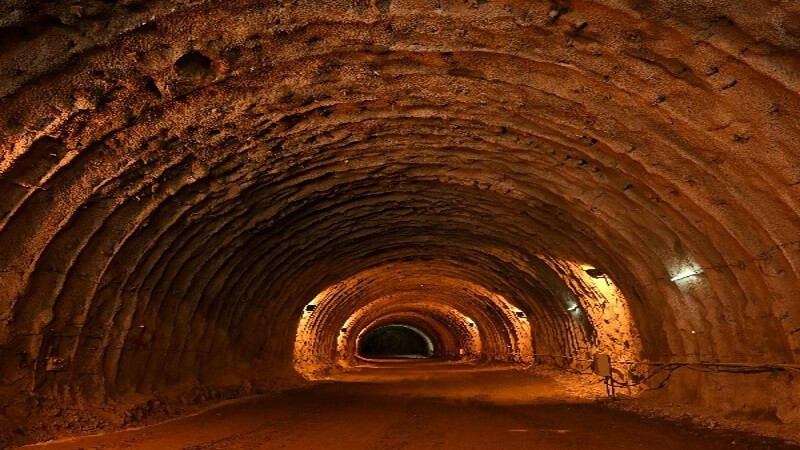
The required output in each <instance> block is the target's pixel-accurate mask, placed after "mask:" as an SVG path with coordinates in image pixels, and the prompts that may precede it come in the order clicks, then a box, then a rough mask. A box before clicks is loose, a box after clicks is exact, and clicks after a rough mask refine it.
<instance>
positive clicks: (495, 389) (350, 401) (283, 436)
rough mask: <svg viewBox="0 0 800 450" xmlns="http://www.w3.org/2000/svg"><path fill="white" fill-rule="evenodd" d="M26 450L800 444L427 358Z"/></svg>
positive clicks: (541, 379) (544, 378)
mask: <svg viewBox="0 0 800 450" xmlns="http://www.w3.org/2000/svg"><path fill="white" fill-rule="evenodd" d="M29 448H47V449H78V448H84V449H89V448H98V449H111V448H146V449H173V448H174V449H177V448H184V449H212V448H213V449H219V448H226V449H255V448H262V449H376V450H378V449H380V450H383V449H400V448H408V449H434V448H441V449H523V448H524V449H565V448H567V449H629V448H630V449H634V448H636V449H681V450H687V449H736V448H742V449H762V448H763V449H767V448H800V446H791V445H789V444H786V443H781V442H780V441H777V440H771V439H767V438H761V437H756V436H750V435H744V434H734V433H726V432H720V431H710V430H704V429H697V428H692V427H690V426H688V425H686V424H676V423H673V422H665V421H660V420H654V419H646V418H643V417H640V416H637V415H634V414H630V413H626V412H622V411H617V410H613V409H609V408H607V407H606V406H605V405H604V404H603V402H599V401H587V400H582V399H580V398H578V397H574V396H571V395H570V394H569V393H567V392H566V391H565V390H564V389H563V387H562V385H561V384H559V383H558V382H556V381H554V380H553V379H552V378H550V377H549V376H548V375H531V374H529V373H523V372H519V371H515V370H511V369H498V368H493V369H487V368H454V367H451V366H447V365H432V364H431V363H427V362H415V363H404V364H395V365H393V366H392V367H390V368H382V369H375V368H363V369H361V370H356V371H352V372H347V373H343V374H340V375H337V376H336V380H332V381H331V382H323V383H319V384H315V385H312V386H310V387H307V388H303V389H298V390H293V391H287V392H284V393H281V394H278V395H273V396H260V397H251V398H247V399H242V400H238V401H234V402H229V403H227V404H224V405H220V406H218V407H215V408H212V409H209V410H206V411H203V412H201V413H199V414H196V415H193V416H190V417H184V418H179V419H175V420H172V421H169V422H165V423H162V424H158V425H153V426H147V427H143V428H139V429H131V430H125V431H120V432H114V433H109V434H104V435H98V436H87V437H81V438H73V439H66V440H60V441H55V442H49V443H45V444H38V445H35V446H29Z"/></svg>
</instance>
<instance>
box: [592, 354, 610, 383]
mask: <svg viewBox="0 0 800 450" xmlns="http://www.w3.org/2000/svg"><path fill="white" fill-rule="evenodd" d="M592 372H594V373H595V374H597V375H600V376H601V377H610V376H611V357H610V356H608V355H605V354H602V353H598V354H597V355H595V356H594V361H592Z"/></svg>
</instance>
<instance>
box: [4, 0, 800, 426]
mask: <svg viewBox="0 0 800 450" xmlns="http://www.w3.org/2000/svg"><path fill="white" fill-rule="evenodd" d="M798 19H800V5H798V4H797V2H794V1H791V0H783V1H768V0H756V1H752V2H738V1H719V0H683V1H667V0H654V1H636V0H597V1H578V0H575V1H549V0H548V1H539V0H535V1H531V0H525V1H522V0H519V1H513V0H479V1H471V0H470V1H465V0H391V1H389V0H379V1H375V2H370V1H366V0H361V1H344V0H340V1H333V0H331V1H311V0H309V1H302V0H297V1H291V2H289V1H285V2H280V1H254V0H246V1H237V2H221V1H219V2H217V1H210V0H208V1H183V2H181V1H177V2H176V1H166V0H161V1H160V0H142V1H136V0H127V1H123V0H120V1H117V2H114V1H103V2H101V1H91V0H87V1H84V2H79V3H75V2H53V3H47V4H40V3H39V2H34V1H28V0H12V1H6V2H3V3H2V5H0V148H1V149H2V151H1V152H0V183H2V191H1V192H2V193H1V194H0V345H2V349H0V351H2V352H3V358H0V377H2V378H0V385H2V388H0V389H2V390H0V398H2V399H3V402H2V407H3V408H4V411H5V412H4V414H5V415H6V416H7V417H18V416H20V414H23V415H24V414H25V413H27V411H29V410H30V403H28V402H30V401H31V400H30V399H31V398H34V399H37V400H36V401H45V400H42V399H46V400H47V401H54V402H56V404H58V403H59V402H60V403H64V402H71V401H77V400H78V399H86V398H89V399H92V400H93V401H99V402H104V401H106V400H108V399H109V398H120V397H123V396H125V395H132V394H140V395H150V393H152V392H153V391H154V390H162V391H163V390H167V389H178V387H180V388H181V389H188V388H190V387H193V386H198V385H200V386H229V385H241V384H242V383H245V382H250V381H251V380H257V379H259V378H264V377H265V376H267V375H265V374H268V373H276V374H277V373H283V372H284V371H288V370H290V367H291V353H292V339H293V336H294V331H295V329H296V324H297V321H298V320H299V317H300V314H301V309H302V307H303V306H304V305H305V304H306V303H307V302H308V301H309V299H313V298H314V296H315V295H317V294H318V293H319V292H320V291H322V290H323V289H325V288H327V287H328V286H331V285H332V284H334V283H337V282H339V281H341V280H344V279H347V278H349V277H351V276H354V275H356V274H358V273H359V272H361V271H362V270H365V269H369V268H372V267H377V266H381V265H386V264H391V263H392V262H396V261H412V262H413V261H424V260H429V259H431V258H433V259H437V260H440V261H445V262H446V263H447V264H450V265H451V266H452V267H453V268H454V269H453V270H456V271H458V272H459V274H460V276H461V277H462V278H463V279H465V280H467V281H469V282H471V283H474V284H478V285H482V286H485V287H486V288H488V289H490V290H491V291H493V292H498V293H502V295H504V296H505V297H507V298H510V299H535V301H531V302H529V304H530V305H531V307H532V308H535V311H538V312H539V315H541V316H542V317H547V318H550V319H547V320H549V321H550V323H552V324H553V327H554V329H555V330H573V329H576V327H574V326H572V325H570V324H572V322H571V321H570V320H571V319H569V317H570V313H569V312H568V311H567V310H566V308H568V307H569V306H568V303H567V302H566V301H565V300H564V298H563V297H561V296H560V295H559V294H558V293H559V292H563V290H564V289H565V287H564V284H563V280H562V279H561V278H559V277H557V276H554V273H553V272H552V270H550V269H549V268H548V266H547V264H545V263H543V262H542V259H541V258H553V259H557V260H564V261H573V262H575V263H579V264H590V265H592V266H595V267H598V268H601V269H602V270H603V271H605V272H606V273H608V274H609V275H610V276H611V277H612V278H613V280H614V281H615V283H616V284H617V286H618V287H619V289H620V291H621V292H622V293H623V294H624V296H625V298H627V299H628V300H629V306H630V310H631V316H632V319H633V321H634V323H635V328H636V329H637V331H638V332H639V334H640V336H641V346H642V355H641V356H642V357H643V358H648V359H651V360H656V361H660V360H676V361H684V360H704V361H735V362H744V363H753V364H760V363H770V364H775V363H786V364H790V363H795V362H796V360H797V358H798V356H799V355H800V331H799V330H800V305H798V299H799V298H800V283H798V273H800V272H799V270H798V269H799V265H800V256H799V255H800V219H799V218H798V209H799V208H800V193H799V192H800V191H798V190H799V189H800V167H799V166H798V161H800V159H799V158H798V156H799V155H798V141H799V139H798V138H800V130H798V128H797V124H796V117H797V116H798V112H800V98H799V97H798V90H800V77H799V76H798V75H800V56H798V55H800V53H798V50H800V28H798V25H797V24H798V23H800V20H798ZM696 269H702V270H703V273H702V274H701V275H698V276H694V277H690V278H688V279H685V280H680V281H679V282H672V281H670V279H671V278H672V277H675V276H677V275H680V274H682V273H684V272H685V271H686V270H696ZM535 311H533V310H532V311H526V312H528V313H529V315H535ZM592 332H593V331H592V330H591V329H585V330H583V331H581V332H576V333H572V332H571V331H570V332H569V333H566V334H565V333H561V332H560V331H555V332H552V333H549V334H545V335H544V336H541V337H540V338H541V339H544V340H546V341H547V340H550V341H552V342H553V343H554V345H556V344H557V345H562V344H563V347H564V348H567V349H568V348H571V345H568V344H565V343H564V342H567V341H569V339H577V340H578V342H577V345H581V342H579V341H580V340H581V339H583V338H582V337H581V336H591V335H592ZM557 336H565V337H564V338H563V339H562V338H558V337H557ZM534 339H536V337H535V338H534ZM49 357H60V358H64V359H65V360H66V361H67V364H66V366H65V368H64V369H63V370H55V371H49V370H46V367H47V359H48V358H49ZM707 376H713V375H707ZM736 376H737V377H744V378H747V377H748V376H749V375H747V374H736ZM775 376H776V377H783V378H781V379H780V380H777V381H770V380H767V381H766V382H765V383H764V384H763V385H762V384H758V385H756V384H752V383H749V382H746V383H745V382H743V383H742V386H751V387H747V388H746V389H748V392H752V390H753V389H757V388H758V389H759V391H758V392H760V393H763V395H752V397H753V398H752V402H753V403H752V404H751V405H750V406H751V407H752V408H756V409H758V408H761V409H764V408H767V409H768V408H770V407H771V405H772V404H773V403H774V402H775V401H778V400H776V399H775V395H774V394H775V392H776V391H774V390H773V389H772V386H781V387H785V386H789V393H788V394H787V395H783V394H782V396H781V397H782V398H781V399H780V402H784V403H785V402H787V401H789V402H790V403H791V402H794V403H791V404H793V405H798V404H800V403H798V402H795V400H792V399H796V398H797V390H798V388H797V383H796V381H794V380H791V379H787V378H786V377H788V376H789V375H786V373H780V374H778V375H775ZM726 377H728V375H726ZM773 382H774V383H776V384H774V385H773V384H772V383H773ZM707 386H710V385H707V384H703V385H702V386H699V387H698V386H697V385H695V384H692V383H684V384H681V383H676V384H674V385H673V386H672V387H669V386H668V387H667V388H666V389H667V390H666V391H664V393H669V394H670V395H675V396H677V397H679V398H694V399H695V400H697V399H698V398H699V399H702V401H703V402H705V403H707V404H720V402H719V400H720V398H721V397H724V396H728V395H730V392H727V391H726V392H722V391H720V390H711V388H710V387H707ZM726 386H729V387H728V389H730V390H732V391H731V392H736V389H737V385H736V383H734V384H732V385H731V384H726ZM693 389H694V390H697V389H699V390H702V391H703V393H704V395H702V396H697V395H694V394H693V392H694V391H693ZM793 396H794V397H793ZM787 399H789V400H787ZM12 420H14V419H12Z"/></svg>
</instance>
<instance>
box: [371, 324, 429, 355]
mask: <svg viewBox="0 0 800 450" xmlns="http://www.w3.org/2000/svg"><path fill="white" fill-rule="evenodd" d="M436 350H437V347H435V346H434V345H433V341H432V340H431V338H430V337H429V336H428V335H427V334H425V332H423V331H422V330H420V329H418V328H416V327H413V326H411V325H407V324H403V323H393V324H389V325H382V326H380V327H376V328H373V329H372V330H369V331H367V332H366V333H365V334H364V335H363V336H361V339H360V341H359V345H358V355H359V356H361V357H363V358H385V359H389V358H398V359H402V358H430V357H433V356H434V355H436Z"/></svg>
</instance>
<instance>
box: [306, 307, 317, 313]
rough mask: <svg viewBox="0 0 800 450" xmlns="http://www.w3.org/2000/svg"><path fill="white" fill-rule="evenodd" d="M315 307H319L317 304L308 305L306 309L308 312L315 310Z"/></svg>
mask: <svg viewBox="0 0 800 450" xmlns="http://www.w3.org/2000/svg"><path fill="white" fill-rule="evenodd" d="M315 309H317V305H306V311H308V312H313V311H314V310H315Z"/></svg>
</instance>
